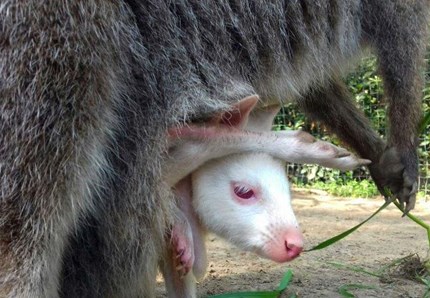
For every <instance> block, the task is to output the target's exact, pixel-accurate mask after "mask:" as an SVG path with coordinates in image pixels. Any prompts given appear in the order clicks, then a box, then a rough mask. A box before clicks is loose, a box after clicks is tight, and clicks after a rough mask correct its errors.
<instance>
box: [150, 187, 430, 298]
mask: <svg viewBox="0 0 430 298" xmlns="http://www.w3.org/2000/svg"><path fill="white" fill-rule="evenodd" d="M293 197H294V199H293V205H294V209H295V212H296V216H297V218H298V220H299V222H300V224H301V228H302V231H303V233H304V236H305V241H306V243H305V247H306V248H311V247H312V246H314V245H316V244H318V243H320V242H322V241H324V240H326V239H328V238H330V237H332V236H335V235H337V234H339V233H341V232H343V231H345V230H347V229H349V228H351V227H353V226H354V225H356V224H358V223H360V222H361V221H363V220H364V219H366V218H367V217H368V216H370V215H371V214H372V213H373V212H374V211H375V210H376V209H378V207H379V206H381V205H382V203H383V200H382V199H381V198H375V199H351V198H339V197H332V196H328V195H327V194H325V193H324V192H315V191H312V192H309V191H303V190H295V191H294V193H293ZM413 214H414V215H417V216H420V217H421V218H422V219H424V220H425V222H428V223H429V222H430V202H425V201H424V200H420V201H419V202H418V203H417V206H416V208H415V210H414V212H413ZM427 248H428V244H427V236H426V232H425V230H424V229H423V228H421V227H420V226H418V225H416V224H415V223H414V222H412V221H411V220H409V219H408V218H401V213H400V212H399V210H398V209H397V208H396V207H395V206H389V207H388V208H386V209H385V210H383V211H382V212H381V213H380V214H379V215H377V217H376V218H374V219H372V220H371V221H370V222H368V223H367V224H365V225H364V226H362V227H361V228H360V229H359V230H358V231H356V232H354V233H353V234H351V235H350V236H348V237H347V238H345V239H343V240H342V241H340V242H338V243H336V244H334V245H332V246H330V247H328V248H326V249H323V250H320V251H314V252H308V253H302V255H301V256H300V257H299V258H297V259H296V260H294V261H293V262H291V263H286V264H275V263H273V262H271V261H268V260H265V259H262V258H259V257H257V256H256V255H255V254H252V253H248V252H242V251H240V250H239V249H237V248H235V247H234V246H232V245H230V244H228V243H226V242H225V241H223V240H222V239H220V238H219V237H217V236H215V235H210V236H209V238H208V258H209V269H208V273H207V275H206V277H205V279H204V280H203V281H202V282H201V283H200V284H199V285H198V292H199V297H207V296H210V295H215V294H221V293H227V292H234V291H256V290H259V291H263V290H264V291H271V290H274V289H276V287H277V286H278V284H279V281H280V280H281V278H282V276H283V274H284V273H285V271H286V270H287V269H292V270H293V273H294V277H293V281H292V283H291V285H290V286H289V287H288V289H287V291H286V292H285V293H284V294H283V295H282V297H290V296H291V295H292V294H296V295H297V296H298V297H342V296H341V295H340V294H339V288H340V287H342V286H347V285H350V284H360V285H365V286H371V287H372V289H355V290H351V291H350V292H351V293H353V294H354V295H355V297H423V295H424V293H425V290H426V287H425V286H424V285H423V284H422V283H418V282H416V281H412V280H409V279H407V278H406V277H405V275H406V276H412V275H414V274H413V273H407V274H403V276H400V274H397V275H396V272H397V271H402V272H403V273H404V271H405V270H399V268H398V267H390V269H389V270H386V271H384V272H383V273H382V278H380V277H375V276H371V275H367V274H364V273H362V272H356V271H354V270H352V269H350V268H345V266H358V267H360V268H362V269H364V270H366V271H369V272H373V273H377V272H378V271H379V270H381V269H382V268H383V267H384V266H385V265H388V264H390V263H392V262H393V261H395V260H397V259H400V258H402V257H406V256H408V255H410V254H418V256H419V257H420V258H422V259H424V258H426V257H427ZM332 263H338V264H341V266H340V267H339V266H336V265H334V264H332ZM412 271H413V270H412ZM157 282H158V285H157V297H165V295H164V286H163V282H162V279H161V277H159V278H158V281H157Z"/></svg>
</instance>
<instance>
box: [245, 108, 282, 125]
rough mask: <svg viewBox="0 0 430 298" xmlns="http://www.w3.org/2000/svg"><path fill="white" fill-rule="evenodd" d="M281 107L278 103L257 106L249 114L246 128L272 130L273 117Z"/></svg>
mask: <svg viewBox="0 0 430 298" xmlns="http://www.w3.org/2000/svg"><path fill="white" fill-rule="evenodd" d="M280 109H281V107H280V106H278V105H274V106H268V107H263V108H255V109H254V110H253V111H252V112H251V114H250V115H249V117H248V118H249V119H248V123H247V125H246V127H245V128H246V129H247V130H250V131H256V132H263V131H270V130H271V129H272V123H273V119H275V116H276V115H277V114H278V112H279V110H280Z"/></svg>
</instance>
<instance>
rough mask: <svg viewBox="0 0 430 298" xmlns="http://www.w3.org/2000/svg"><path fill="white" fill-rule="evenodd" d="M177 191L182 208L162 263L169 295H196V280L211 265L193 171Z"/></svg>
mask: <svg viewBox="0 0 430 298" xmlns="http://www.w3.org/2000/svg"><path fill="white" fill-rule="evenodd" d="M174 193H175V196H176V198H177V207H178V208H179V209H178V210H177V211H176V219H175V223H174V225H173V228H172V234H171V242H170V245H169V247H168V253H167V256H166V257H165V258H164V263H163V264H162V266H161V267H162V271H163V275H164V279H165V283H166V289H167V293H168V297H170V298H172V297H196V280H200V279H201V278H203V276H204V274H205V273H206V268H207V257H206V247H205V242H204V240H205V234H206V233H205V231H204V229H203V228H202V226H201V224H200V221H199V219H198V218H197V215H196V214H195V212H194V209H193V208H192V201H191V200H192V198H191V176H190V175H189V176H187V177H185V178H184V179H182V180H181V181H179V182H178V183H177V184H176V185H175V187H174Z"/></svg>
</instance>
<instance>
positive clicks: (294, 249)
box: [285, 241, 303, 260]
mask: <svg viewBox="0 0 430 298" xmlns="http://www.w3.org/2000/svg"><path fill="white" fill-rule="evenodd" d="M285 248H286V249H287V256H288V259H289V260H293V259H295V258H296V257H298V256H299V255H300V253H301V252H302V250H303V247H301V246H297V245H296V244H294V243H288V242H287V241H285Z"/></svg>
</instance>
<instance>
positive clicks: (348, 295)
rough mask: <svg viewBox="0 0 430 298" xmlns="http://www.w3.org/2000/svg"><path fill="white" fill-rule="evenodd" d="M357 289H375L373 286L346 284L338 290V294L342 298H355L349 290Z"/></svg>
mask: <svg viewBox="0 0 430 298" xmlns="http://www.w3.org/2000/svg"><path fill="white" fill-rule="evenodd" d="M357 289H366V290H368V289H371V290H373V289H376V287H375V286H369V285H360V284H348V285H343V286H341V287H340V288H339V294H340V295H341V296H342V297H346V298H353V297H355V295H354V294H352V293H350V292H349V291H350V290H357Z"/></svg>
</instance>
